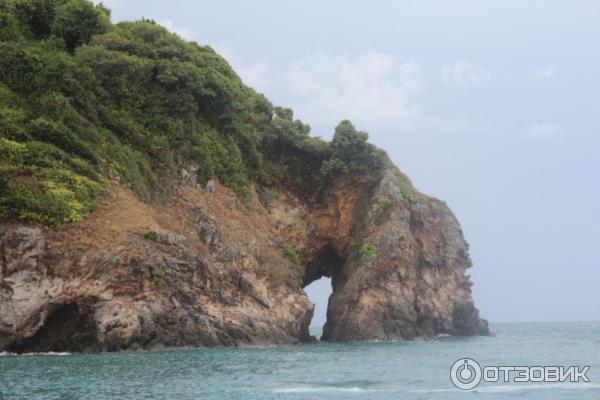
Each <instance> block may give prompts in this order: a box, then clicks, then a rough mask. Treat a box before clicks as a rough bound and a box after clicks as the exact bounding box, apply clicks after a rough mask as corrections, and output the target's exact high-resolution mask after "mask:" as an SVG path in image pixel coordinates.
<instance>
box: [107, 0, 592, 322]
mask: <svg viewBox="0 0 600 400" xmlns="http://www.w3.org/2000/svg"><path fill="white" fill-rule="evenodd" d="M104 4H105V5H107V6H108V7H109V8H111V9H112V11H113V21H121V20H131V19H139V18H141V17H145V18H151V19H154V20H155V21H157V22H159V23H161V24H162V25H164V26H165V27H167V28H168V29H169V30H171V31H173V32H176V33H178V34H179V35H180V36H182V37H183V38H184V39H187V40H194V41H196V42H198V43H199V44H203V45H204V44H207V45H210V46H211V47H213V48H214V49H215V50H217V51H218V52H219V53H220V54H221V55H223V56H224V57H225V58H226V59H227V60H228V61H229V62H230V64H231V65H232V66H233V67H234V69H235V70H236V71H237V72H238V74H239V75H240V76H241V77H242V79H243V80H244V81H245V82H246V83H247V84H248V85H250V86H252V87H254V88H255V89H256V90H258V91H259V92H262V93H264V94H265V95H267V97H268V98H269V99H270V100H271V101H272V102H273V103H274V104H276V105H281V106H286V107H291V108H293V109H294V111H295V117H297V118H300V119H302V120H303V121H304V122H306V123H308V124H310V125H311V126H312V134H313V135H316V136H321V137H323V138H326V139H327V138H331V136H332V133H333V129H334V127H335V125H337V123H338V122H339V121H341V120H342V119H345V118H348V119H350V120H351V121H352V122H353V123H354V124H355V125H356V126H357V127H358V128H359V129H361V130H365V131H367V132H369V134H370V140H371V142H373V143H375V144H376V145H378V146H380V147H382V148H384V149H385V150H386V151H387V152H388V154H389V155H390V156H391V158H392V159H393V160H394V162H395V163H396V165H398V167H399V168H400V169H401V170H403V171H404V172H406V173H407V174H408V175H409V176H410V177H411V178H412V180H413V182H414V184H415V186H416V187H417V188H419V189H420V190H421V191H423V192H424V193H427V194H430V195H433V196H436V197H438V198H440V199H443V200H444V201H446V202H447V204H448V205H449V206H450V208H451V209H452V210H453V211H454V213H455V214H456V216H457V217H458V219H459V221H460V222H461V225H462V228H463V231H464V233H465V236H466V239H467V240H468V242H469V243H470V252H471V257H472V259H473V263H474V267H473V268H472V269H470V270H469V271H468V273H469V274H470V275H471V278H472V280H473V282H474V286H473V294H474V297H475V301H476V304H477V306H478V307H479V309H480V311H481V315H482V316H483V317H484V318H487V319H489V320H490V321H492V322H519V321H579V320H600V288H599V286H600V268H598V267H599V259H598V253H599V251H600V184H599V183H600V179H599V172H600V157H599V154H598V153H599V151H600V129H599V128H600V102H599V98H600V51H599V49H600V24H599V23H598V21H599V20H600V2H597V1H595V0H590V1H585V0H569V1H564V0H554V1H552V2H549V1H545V0H544V1H536V0H529V1H527V2H524V1H518V0H498V1H495V0H485V1H481V0H453V1H452V2H449V1H431V0H419V1H416V0H415V1H408V0H404V1H377V0H374V1H369V2H365V1H355V0H332V1H327V2H324V1H322V0H321V1H315V0H307V1H296V2H282V1H275V0H272V1H265V0H255V1H252V2H248V1H232V0H221V1H218V2H217V1H213V2H208V1H191V0H171V1H168V2H167V1H157V0H106V1H104ZM315 285H316V287H310V288H309V295H310V297H311V299H312V300H313V301H314V302H315V303H316V305H317V310H316V315H315V319H314V320H313V325H322V323H323V322H324V319H325V310H326V302H327V297H328V295H329V292H330V287H329V283H328V282H326V281H325V280H321V281H318V283H316V284H315Z"/></svg>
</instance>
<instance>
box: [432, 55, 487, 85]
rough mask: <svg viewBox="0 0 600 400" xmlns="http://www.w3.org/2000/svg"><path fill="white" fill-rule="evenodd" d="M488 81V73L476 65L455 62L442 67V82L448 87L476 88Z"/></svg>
mask: <svg viewBox="0 0 600 400" xmlns="http://www.w3.org/2000/svg"><path fill="white" fill-rule="evenodd" d="M488 79H489V73H488V71H487V70H486V69H485V68H484V67H482V66H481V65H478V64H473V63H470V62H467V61H456V62H454V63H452V64H446V65H443V66H442V81H443V82H444V84H446V85H448V86H477V85H480V84H482V83H484V82H486V81H487V80H488Z"/></svg>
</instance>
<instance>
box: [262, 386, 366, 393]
mask: <svg viewBox="0 0 600 400" xmlns="http://www.w3.org/2000/svg"><path fill="white" fill-rule="evenodd" d="M273 392H275V393H316V392H343V393H361V392H365V389H361V388H359V387H356V386H353V387H331V386H299V387H289V388H278V389H273Z"/></svg>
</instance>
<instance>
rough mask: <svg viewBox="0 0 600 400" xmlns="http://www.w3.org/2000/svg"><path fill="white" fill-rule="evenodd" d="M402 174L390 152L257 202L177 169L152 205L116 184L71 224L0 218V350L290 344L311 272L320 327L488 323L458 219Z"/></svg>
mask: <svg viewBox="0 0 600 400" xmlns="http://www.w3.org/2000/svg"><path fill="white" fill-rule="evenodd" d="M403 179H405V178H404V177H403V176H402V175H401V173H400V172H399V171H398V170H397V169H396V168H395V167H393V166H391V165H388V166H387V167H386V169H385V170H384V173H383V177H381V179H365V177H362V178H360V179H359V178H356V179H355V180H351V179H346V180H345V181H343V182H337V183H336V184H334V185H333V186H332V187H331V188H330V189H329V191H328V193H327V195H326V196H325V198H324V199H322V201H319V202H310V201H306V200H301V199H300V198H298V197H296V196H294V195H293V194H291V193H290V192H287V191H285V190H283V189H281V188H279V189H278V191H279V196H278V198H277V199H275V200H272V201H270V202H269V204H263V203H261V202H260V201H258V196H256V195H254V196H253V199H251V200H250V201H248V202H243V201H241V200H239V199H238V198H237V197H236V196H235V195H234V194H233V193H232V192H231V191H229V190H228V189H226V188H224V187H223V186H221V185H218V184H217V185H215V188H214V190H209V191H207V190H204V189H201V188H197V187H195V185H188V184H186V183H185V182H184V180H182V181H181V182H180V183H179V184H178V185H176V187H175V188H174V189H173V190H172V193H171V194H170V196H169V197H168V199H167V200H165V201H164V202H162V203H160V204H153V205H149V204H146V203H143V202H141V201H139V200H138V199H137V198H136V197H135V196H133V194H132V193H131V192H130V191H129V190H128V189H126V188H124V187H122V186H120V185H118V184H116V183H115V184H114V185H113V186H112V187H111V192H110V195H109V196H107V198H106V199H105V201H104V202H103V204H101V205H100V206H99V207H98V209H97V210H96V211H95V212H94V213H93V214H92V215H91V216H90V217H89V218H88V219H87V220H86V221H85V222H83V223H80V224H74V225H70V226H67V227H63V228H60V229H50V228H43V227H40V226H30V225H18V224H3V225H0V350H8V351H15V352H24V351H50V350H53V351H115V350H123V349H152V348H160V347H172V346H243V345H277V344H293V343H300V342H304V341H308V340H310V339H311V338H310V336H309V333H308V326H309V323H310V320H311V318H312V313H313V307H314V306H313V305H312V303H311V302H310V301H309V299H308V298H307V296H306V294H305V293H304V290H303V287H305V286H306V285H307V284H309V283H310V282H312V281H314V280H315V279H318V278H320V277H322V276H330V277H332V286H333V294H332V296H331V297H330V299H329V308H328V312H327V324H326V325H325V327H324V333H323V339H324V340H330V341H347V340H370V339H412V338H416V337H424V338H431V337H434V336H435V335H437V334H441V333H447V334H456V335H472V334H475V335H476V334H487V333H488V329H487V323H486V322H485V321H484V320H481V319H480V318H479V315H478V311H477V309H476V308H475V306H474V303H473V299H472V297H471V290H470V286H471V283H470V282H469V278H468V276H467V275H466V274H465V270H466V269H467V268H469V267H470V266H471V262H470V259H469V255H468V246H467V244H466V242H465V240H464V239H463V236H462V232H461V230H460V227H459V224H458V222H457V221H456V219H455V217H454V216H453V214H452V213H451V211H450V210H449V209H448V207H447V206H446V205H445V204H444V203H442V202H440V201H439V200H436V199H433V198H430V197H427V196H424V195H421V194H418V196H416V197H414V196H410V197H409V196H407V195H406V193H403V186H402V185H403V184H404V183H403V182H404V180H403ZM148 232H153V233H155V234H153V235H150V236H149V235H146V234H147V233H148ZM145 236H147V237H145ZM286 243H289V244H291V245H292V246H293V247H294V248H295V249H296V251H297V253H298V255H299V259H300V263H299V264H297V265H296V264H294V263H293V262H292V261H290V259H288V258H286V256H285V255H284V252H283V251H282V248H283V247H284V244H286ZM367 244H368V245H369V246H370V247H371V248H374V249H376V251H375V252H372V254H370V255H369V256H368V257H366V256H364V255H363V256H361V249H362V248H363V247H364V246H365V245H367Z"/></svg>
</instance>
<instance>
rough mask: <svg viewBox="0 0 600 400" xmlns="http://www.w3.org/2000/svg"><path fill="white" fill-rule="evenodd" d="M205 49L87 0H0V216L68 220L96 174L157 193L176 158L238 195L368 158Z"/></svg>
mask: <svg viewBox="0 0 600 400" xmlns="http://www.w3.org/2000/svg"><path fill="white" fill-rule="evenodd" d="M309 132H310V127H309V126H308V125H305V124H303V123H302V122H301V121H298V120H294V118H293V113H292V111H291V110H289V109H285V108H280V107H273V106H272V105H271V103H270V102H269V101H268V100H267V99H266V98H265V97H264V96H263V95H261V94H258V93H256V92H255V91H254V90H252V89H251V88H249V87H247V86H245V85H244V84H243V83H242V81H241V80H240V78H239V77H238V76H237V75H236V74H235V72H234V71H233V70H232V69H231V67H230V66H229V64H228V63H227V62H226V61H225V60H224V59H223V58H221V57H220V56H219V55H217V54H216V53H215V52H214V51H213V50H212V49H211V48H210V47H207V46H199V45H198V44H196V43H190V42H185V41H183V40H181V39H180V38H179V37H178V36H177V35H175V34H172V33H169V32H168V31H167V30H166V29H164V28H163V27H161V26H159V25H157V24H156V23H154V22H153V21H149V20H141V21H136V22H124V23H119V24H115V25H113V24H111V22H110V11H109V10H108V9H106V8H105V7H104V6H102V5H101V4H100V5H94V4H93V3H92V2H90V1H87V0H0V155H1V157H0V220H1V219H20V220H27V221H34V222H42V223H46V224H60V223H65V222H71V221H79V220H81V219H83V218H84V217H85V216H86V215H87V213H89V212H90V211H91V210H92V209H93V208H94V205H95V203H96V201H97V200H98V199H99V198H100V197H101V196H102V193H103V192H104V190H105V188H106V187H107V184H108V182H109V181H110V180H111V179H113V180H119V181H120V182H122V183H124V184H128V185H130V186H131V188H132V189H133V190H134V191H135V192H136V193H137V195H138V196H140V197H141V198H143V199H146V200H151V199H153V198H159V197H160V196H161V195H163V194H164V193H165V191H166V190H168V188H169V183H170V182H171V181H172V180H173V178H174V177H175V176H176V175H177V173H178V172H177V171H178V170H179V168H180V167H181V166H183V165H186V164H188V163H190V162H195V163H196V164H198V166H199V167H200V169H199V180H200V183H201V184H202V183H204V182H206V181H207V180H209V179H211V178H213V177H216V178H218V179H219V180H220V181H222V182H223V183H224V184H225V185H226V186H228V187H230V188H232V189H233V190H235V191H236V192H238V193H240V194H241V195H244V194H245V193H247V192H248V189H249V187H250V184H251V183H252V182H258V183H260V184H263V185H266V186H278V185H285V186H287V187H289V188H291V189H294V190H297V191H298V192H300V193H305V194H306V193H313V192H315V191H316V190H319V188H320V187H324V186H326V185H327V183H328V181H329V180H331V179H333V178H334V177H337V176H339V175H343V174H356V173H362V172H365V171H367V170H370V169H373V168H378V167H379V166H380V165H381V158H382V155H381V152H380V151H378V150H376V149H375V148H374V147H373V146H372V145H370V144H369V143H367V139H368V137H367V134H366V133H363V132H358V131H356V129H354V127H353V126H352V124H350V122H348V121H343V122H342V123H341V124H340V125H339V126H338V128H337V129H336V132H335V136H334V139H333V141H332V142H331V143H328V142H325V141H322V140H320V139H318V138H314V137H311V136H310V135H309Z"/></svg>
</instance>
